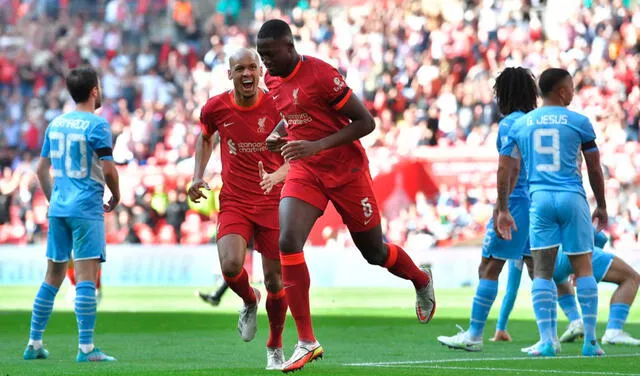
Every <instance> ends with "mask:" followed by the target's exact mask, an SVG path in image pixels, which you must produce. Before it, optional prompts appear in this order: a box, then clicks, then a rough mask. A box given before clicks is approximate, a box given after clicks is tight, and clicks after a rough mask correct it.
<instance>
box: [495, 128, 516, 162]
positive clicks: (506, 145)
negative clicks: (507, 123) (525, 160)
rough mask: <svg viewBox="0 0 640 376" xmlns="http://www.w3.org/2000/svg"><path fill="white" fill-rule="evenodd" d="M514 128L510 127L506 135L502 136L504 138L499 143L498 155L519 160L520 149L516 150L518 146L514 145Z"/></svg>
mask: <svg viewBox="0 0 640 376" xmlns="http://www.w3.org/2000/svg"><path fill="white" fill-rule="evenodd" d="M514 128H515V127H514V126H511V128H510V129H509V133H508V135H507V136H504V137H505V138H504V139H503V141H501V142H502V147H501V148H500V155H506V156H507V157H511V158H515V159H520V158H521V155H520V149H518V144H517V143H516V138H515V130H514Z"/></svg>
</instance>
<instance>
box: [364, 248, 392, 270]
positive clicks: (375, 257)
mask: <svg viewBox="0 0 640 376" xmlns="http://www.w3.org/2000/svg"><path fill="white" fill-rule="evenodd" d="M361 253H362V256H363V257H364V259H365V260H367V262H368V263H369V264H371V265H378V266H382V265H384V264H385V262H387V252H386V250H385V249H384V248H383V247H379V248H378V247H376V248H372V249H368V250H361Z"/></svg>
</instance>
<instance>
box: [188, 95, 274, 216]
mask: <svg viewBox="0 0 640 376" xmlns="http://www.w3.org/2000/svg"><path fill="white" fill-rule="evenodd" d="M258 95H259V97H258V101H257V102H256V103H255V104H254V105H253V106H251V107H241V106H239V105H238V104H237V103H236V102H235V99H234V96H233V90H231V91H227V92H224V93H222V94H219V95H216V96H215V97H213V98H211V99H209V100H208V101H207V103H206V104H205V105H204V107H202V111H201V113H200V126H201V128H202V132H203V133H204V134H205V135H206V136H212V135H213V134H214V133H215V132H216V131H217V132H219V134H220V145H221V152H220V154H221V156H220V158H221V160H222V190H221V192H220V206H221V208H222V209H224V205H225V203H226V202H229V201H233V202H234V203H239V204H243V205H244V204H246V205H247V206H254V207H261V208H262V207H266V206H274V205H275V206H276V207H277V205H278V202H279V201H280V190H281V188H282V187H281V186H279V187H276V188H274V189H273V190H271V193H270V194H269V195H265V194H264V192H263V191H262V188H260V181H261V180H262V179H261V178H260V176H259V173H258V162H259V161H262V163H263V164H264V169H265V170H266V171H267V172H273V171H275V170H277V169H278V168H280V166H281V165H282V164H283V163H284V161H283V159H282V156H281V155H280V154H279V153H273V152H270V151H268V150H267V144H266V143H265V140H266V139H267V136H269V134H270V133H271V131H272V130H273V129H274V128H275V127H276V125H277V124H278V122H280V119H282V118H281V116H280V114H279V112H278V111H277V110H276V107H275V105H274V103H273V100H272V98H271V97H270V96H267V95H266V94H265V93H264V92H263V91H262V90H260V91H259V93H258Z"/></svg>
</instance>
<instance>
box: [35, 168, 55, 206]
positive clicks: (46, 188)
mask: <svg viewBox="0 0 640 376" xmlns="http://www.w3.org/2000/svg"><path fill="white" fill-rule="evenodd" d="M50 169H51V159H49V158H47V157H40V159H39V160H38V166H37V167H36V176H37V177H38V182H39V183H40V188H42V192H44V196H45V197H46V198H47V201H51V185H52V183H51V173H50V172H49V170H50Z"/></svg>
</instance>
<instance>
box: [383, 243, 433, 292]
mask: <svg viewBox="0 0 640 376" xmlns="http://www.w3.org/2000/svg"><path fill="white" fill-rule="evenodd" d="M387 248H389V255H388V258H387V262H385V263H384V265H383V266H384V267H385V268H387V269H388V270H389V271H390V272H391V273H392V274H393V275H397V276H398V277H400V278H403V279H408V280H410V281H411V282H413V286H415V288H416V290H419V289H421V288H423V287H425V286H426V285H427V284H428V283H429V277H428V276H427V274H426V273H425V272H423V271H422V270H420V268H418V267H417V266H416V264H414V263H413V260H411V257H409V255H408V254H407V253H406V252H405V251H404V250H403V249H402V248H400V247H399V246H397V245H395V244H391V243H387Z"/></svg>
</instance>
